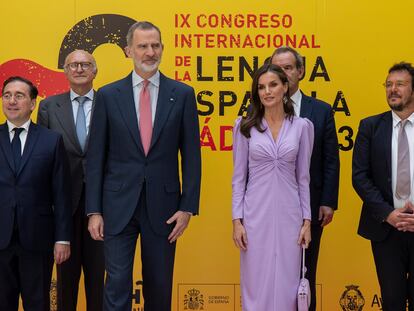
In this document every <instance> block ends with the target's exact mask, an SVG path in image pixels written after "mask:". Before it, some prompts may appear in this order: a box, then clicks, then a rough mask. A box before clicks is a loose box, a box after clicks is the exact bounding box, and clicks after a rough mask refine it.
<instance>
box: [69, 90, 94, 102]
mask: <svg viewBox="0 0 414 311" xmlns="http://www.w3.org/2000/svg"><path fill="white" fill-rule="evenodd" d="M93 95H94V91H93V89H90V90H89V92H88V93H86V94H85V95H83V96H85V97H87V98H88V99H89V100H93ZM79 96H82V95H79V94H76V93H75V92H74V91H73V90H72V89H70V100H71V101H74V100H75V99H76V97H79Z"/></svg>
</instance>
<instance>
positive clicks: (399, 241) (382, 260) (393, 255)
mask: <svg viewBox="0 0 414 311" xmlns="http://www.w3.org/2000/svg"><path fill="white" fill-rule="evenodd" d="M371 247H372V253H373V255H374V261H375V267H376V270H377V276H378V281H379V285H380V287H381V296H382V310H383V311H406V306H407V301H408V304H409V307H408V310H410V311H412V310H414V233H412V232H400V231H398V230H397V229H395V228H392V229H391V230H390V233H389V235H388V236H387V238H386V239H385V240H384V241H381V242H374V241H371ZM412 274H413V275H412Z"/></svg>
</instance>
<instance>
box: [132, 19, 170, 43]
mask: <svg viewBox="0 0 414 311" xmlns="http://www.w3.org/2000/svg"><path fill="white" fill-rule="evenodd" d="M137 29H140V30H151V29H155V30H156V31H157V32H158V34H159V35H160V42H161V43H162V40H161V31H160V29H159V28H158V27H157V26H155V25H154V24H153V23H151V22H147V21H142V22H136V23H135V24H132V25H131V27H129V30H128V33H127V35H126V41H127V44H128V46H131V44H132V37H133V36H134V32H135V30H137Z"/></svg>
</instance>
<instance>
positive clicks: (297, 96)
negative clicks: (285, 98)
mask: <svg viewBox="0 0 414 311" xmlns="http://www.w3.org/2000/svg"><path fill="white" fill-rule="evenodd" d="M290 99H291V100H292V101H293V109H294V110H295V116H297V117H299V116H300V105H301V103H302V92H301V91H300V90H299V89H298V90H297V91H296V92H295V93H294V94H293V95H292V96H291V97H290Z"/></svg>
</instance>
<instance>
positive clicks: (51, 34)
mask: <svg viewBox="0 0 414 311" xmlns="http://www.w3.org/2000/svg"><path fill="white" fill-rule="evenodd" d="M413 9H414V3H413V2H412V0H401V1H397V2H395V3H389V2H386V1H357V0H348V1H336V0H308V1H301V0H291V1H250V0H223V1H207V0H199V1H182V0H181V1H180V0H168V1H166V0H160V1H157V2H143V1H139V2H137V1H132V0H123V1H98V0H88V1H86V0H63V1H47V0H36V1H28V0H21V1H7V3H3V10H2V16H1V19H0V29H1V30H0V32H1V39H2V42H3V43H2V48H1V52H0V75H1V76H2V77H3V78H4V76H6V75H8V74H14V73H16V72H17V73H19V71H18V68H20V67H19V64H20V65H21V64H22V63H23V64H26V67H25V68H31V70H32V71H33V70H35V71H36V70H38V72H41V70H40V69H38V68H40V67H42V68H43V69H44V71H42V74H38V75H37V76H38V80H36V82H37V83H39V84H42V85H43V88H46V89H48V90H49V92H52V91H53V90H55V91H57V90H59V88H57V87H56V85H57V84H56V85H55V83H49V84H48V83H47V82H48V81H47V80H48V79H49V82H50V81H55V80H54V79H56V81H57V80H58V77H60V78H61V77H62V75H61V72H62V69H59V68H61V66H60V67H59V63H58V58H59V55H60V54H62V53H61V52H60V50H61V47H64V45H65V44H66V43H63V44H62V42H63V40H64V38H65V37H67V34H68V32H69V31H70V30H71V29H72V28H73V27H74V26H75V25H76V24H77V23H78V22H81V25H83V26H82V27H83V28H82V27H81V28H75V29H74V31H75V32H78V33H79V32H82V31H86V32H87V31H88V29H89V28H93V26H94V25H92V24H88V23H89V22H90V19H89V20H87V21H85V22H82V20H84V19H85V18H88V17H91V16H96V15H99V16H100V17H102V14H116V15H119V16H124V17H127V18H129V19H132V20H149V21H152V22H153V23H155V24H156V25H158V26H159V27H160V28H161V30H162V35H163V42H164V45H165V51H164V56H163V61H162V65H161V70H162V71H163V73H165V74H167V75H168V76H170V77H175V78H176V79H180V80H184V81H185V82H187V83H188V84H190V85H192V86H193V87H194V88H195V90H196V93H197V98H198V104H199V111H200V129H201V130H202V135H201V141H202V145H203V147H202V155H203V182H202V196H201V208H200V216H199V217H194V218H193V219H192V221H191V224H190V227H189V228H188V230H187V232H186V234H185V235H184V236H183V237H182V238H181V239H180V240H179V243H178V247H177V256H176V265H175V275H174V293H173V310H176V311H178V310H179V311H181V310H212V311H213V310H240V294H239V286H238V283H239V259H238V251H237V250H236V248H235V247H234V246H233V242H232V239H231V236H232V225H231V174H232V161H231V157H232V154H231V144H232V142H231V131H230V130H231V126H232V125H233V122H234V120H235V119H236V117H237V115H238V114H239V113H240V109H241V107H242V105H243V103H245V96H246V92H247V91H248V90H249V87H250V81H251V78H250V75H249V71H250V72H251V71H252V70H253V69H254V68H256V67H257V66H258V65H260V64H261V63H262V62H263V61H264V60H265V59H266V57H268V56H269V55H270V54H271V53H272V51H273V50H274V48H275V47H277V46H280V45H282V44H290V45H292V46H293V47H296V48H298V50H299V51H300V52H301V53H302V54H303V55H304V56H305V57H306V75H305V78H304V80H303V81H302V84H301V88H302V89H303V90H304V92H305V93H307V94H311V92H314V94H316V95H317V97H319V98H321V99H323V100H325V101H327V102H329V103H330V104H332V105H333V106H335V108H336V111H337V112H336V114H335V119H336V124H337V129H338V131H339V133H338V136H339V141H340V144H341V146H342V147H341V152H340V158H341V181H340V198H339V210H338V211H337V212H336V213H335V217H334V221H333V223H332V224H330V225H329V226H328V227H327V228H326V230H325V233H324V235H323V239H322V247H321V254H320V262H319V271H318V283H319V285H318V298H319V302H320V303H319V306H318V310H327V311H332V310H362V306H363V308H364V310H381V300H380V294H379V288H378V285H377V281H376V275H375V269H374V264H373V260H372V256H371V251H370V244H369V242H368V241H366V240H363V239H362V238H360V237H358V236H357V234H356V229H357V224H358V219H359V213H360V206H361V202H360V200H359V198H358V197H357V195H356V194H355V192H354V191H353V189H352V185H351V157H352V143H353V140H354V138H355V135H356V131H357V126H358V123H359V120H360V119H361V118H363V117H366V116H368V115H372V114H375V113H379V112H382V111H384V110H386V109H387V105H386V101H385V92H384V89H383V87H382V82H383V81H384V79H385V76H386V71H387V69H388V68H389V67H390V66H391V65H392V64H393V63H395V62H398V61H401V60H406V61H414V59H413V51H414V41H413V40H412V39H411V36H410V33H411V28H412V27H411V19H412V16H411V15H412V11H413ZM100 17H95V18H94V19H93V20H94V23H97V22H98V21H99V19H100ZM116 20H117V19H110V18H101V23H100V24H99V25H100V26H99V27H100V31H102V32H104V33H105V32H106V33H110V31H109V30H111V29H112V30H113V29H116V28H117V26H118V25H116V22H114V21H116ZM118 20H119V21H121V20H122V18H121V19H118ZM88 21H89V22H88ZM111 21H112V23H115V25H114V24H110V23H111ZM88 25H89V26H90V27H88ZM108 29H109V30H108ZM112 30H111V31H112ZM98 33H99V31H98V32H95V33H94V34H92V33H90V32H88V35H85V36H83V37H82V39H81V41H82V42H83V44H86V45H88V44H89V46H91V42H92V43H93V42H94V40H95V39H96V38H94V36H98ZM111 35H112V37H113V38H115V39H116V38H117V37H119V36H121V37H122V36H123V34H121V33H111ZM101 37H102V34H101ZM72 38H73V37H72ZM101 39H102V38H101ZM73 40H75V39H73ZM73 40H72V44H75V45H76V40H75V42H74V41H73ZM115 41H116V40H115ZM102 43H103V42H101V44H99V45H98V46H97V48H96V49H95V50H94V52H93V55H94V56H95V58H96V60H97V63H98V67H99V72H98V76H97V79H96V81H95V87H96V88H98V87H100V86H102V85H104V84H106V83H108V82H111V81H113V80H115V79H119V78H122V77H124V76H125V75H127V74H128V73H129V72H130V70H131V68H132V64H131V61H130V60H129V59H127V58H125V56H124V54H123V51H122V50H121V49H120V48H119V46H117V45H115V44H110V43H108V44H102ZM69 47H70V46H69ZM17 59H24V60H26V61H18V60H17ZM33 64H35V65H34V66H32V65H33ZM33 68H35V69H33ZM36 68H37V69H36ZM32 73H33V72H32ZM46 73H48V74H49V75H48V74H46ZM48 77H52V78H48ZM53 77H54V78H53ZM45 94H49V93H48V92H46V91H44V92H43V93H42V96H45ZM35 116H36V113H34V114H33V118H34V119H35ZM0 119H1V120H0V121H4V116H3V115H2V116H1V117H0ZM137 258H139V253H138V252H137ZM136 262H137V264H136V265H135V266H136V267H135V268H136V269H135V275H134V279H135V282H137V283H136V284H135V285H134V300H133V310H135V311H138V310H143V307H142V306H143V305H142V294H141V289H142V288H141V285H140V280H141V277H140V266H139V259H137V260H136ZM351 285H353V286H351ZM347 295H348V296H352V295H354V296H355V297H357V299H356V300H355V301H354V302H355V305H356V308H354V309H351V307H350V306H349V305H348V306H347V305H345V304H344V302H345V301H346V300H344V299H343V298H344V297H345V296H347ZM78 310H85V302H84V294H83V292H81V295H80V299H79V308H78Z"/></svg>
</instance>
